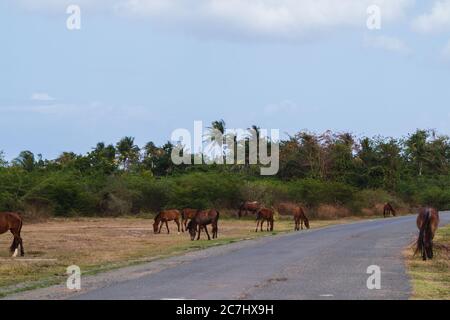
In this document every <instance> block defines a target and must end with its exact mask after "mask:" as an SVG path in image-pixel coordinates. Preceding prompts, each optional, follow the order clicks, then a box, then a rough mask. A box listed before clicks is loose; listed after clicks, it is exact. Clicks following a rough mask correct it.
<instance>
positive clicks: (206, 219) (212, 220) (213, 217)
mask: <svg viewBox="0 0 450 320" xmlns="http://www.w3.org/2000/svg"><path fill="white" fill-rule="evenodd" d="M219 216H220V214H219V211H217V210H216V209H211V210H199V211H198V212H197V213H196V214H195V216H194V217H193V218H192V219H191V221H189V223H188V225H187V229H186V230H188V231H189V234H190V235H191V240H194V239H195V235H196V233H197V227H198V236H197V240H200V233H201V231H202V229H205V232H206V235H207V236H208V240H211V237H210V236H209V233H208V228H207V226H208V225H209V224H210V225H212V232H213V239H215V238H217V232H218V231H219V228H218V222H219Z"/></svg>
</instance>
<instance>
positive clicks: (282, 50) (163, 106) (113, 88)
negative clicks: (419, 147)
mask: <svg viewBox="0 0 450 320" xmlns="http://www.w3.org/2000/svg"><path fill="white" fill-rule="evenodd" d="M69 3H70V4H78V5H79V6H80V8H81V30H73V31H70V30H68V29H67V28H66V20H67V18H68V16H69V15H68V14H66V7H67V5H68V4H69ZM339 3H340V4H339ZM343 3H344V2H342V1H335V0H320V1H312V0H296V1H293V0H278V1H273V0H253V1H252V0H240V1H238V0H227V1H225V0H197V1H193V0H187V1H186V0H184V1H182V0H164V1H162V0H134V1H132V0H111V1H106V0H91V1H87V0H80V1H76V0H74V1H69V2H68V1H65V0H58V1H56V0H15V1H12V0H6V1H2V2H1V3H0V21H1V22H0V38H1V39H2V46H1V48H2V50H0V87H1V90H0V135H1V137H2V139H1V143H0V150H3V151H4V152H5V154H6V157H7V158H8V159H11V158H13V157H15V156H17V155H18V153H19V152H20V151H22V150H31V151H32V152H35V153H42V154H43V156H44V157H46V158H53V157H56V156H57V155H58V154H59V153H61V152H62V151H75V152H77V153H84V152H86V151H88V150H89V149H90V148H91V147H92V146H94V145H95V144H96V143H97V142H99V141H105V142H107V143H115V142H116V141H117V140H119V139H120V138H121V137H123V136H125V135H131V136H134V137H136V142H137V143H138V144H140V145H143V144H144V143H145V142H147V141H150V140H153V141H155V142H156V143H158V144H160V143H163V142H165V141H167V140H169V138H170V135H171V132H172V131H173V130H175V129H176V128H187V129H190V130H193V128H192V127H193V121H194V120H202V121H203V122H204V124H205V126H206V125H208V124H209V123H210V122H211V121H212V120H216V119H224V120H225V121H226V122H227V125H228V126H229V127H230V128H247V127H249V126H250V125H252V124H257V125H259V126H261V127H263V128H267V129H271V128H277V129H280V131H281V132H282V133H283V132H286V133H289V134H293V133H295V132H296V131H299V130H301V129H309V130H311V131H316V132H321V131H324V130H327V129H331V130H337V131H350V132H353V133H355V134H357V135H358V136H362V135H369V136H372V135H378V134H380V135H385V136H395V137H401V136H403V135H405V134H407V133H409V132H412V131H414V130H415V129H416V128H435V129H438V131H439V132H441V133H443V134H450V130H449V126H448V123H449V120H450V109H449V105H450V104H449V102H450V90H449V84H450V1H449V0H441V1H434V0H430V1H420V2H419V1H414V0H389V1H386V0H385V1H382V0H372V1H365V0H347V1H346V2H345V6H343V5H342V4H343ZM370 4H378V5H379V7H380V9H381V21H382V25H381V29H380V30H369V29H368V28H367V27H366V20H367V13H366V8H367V7H368V6H369V5H370Z"/></svg>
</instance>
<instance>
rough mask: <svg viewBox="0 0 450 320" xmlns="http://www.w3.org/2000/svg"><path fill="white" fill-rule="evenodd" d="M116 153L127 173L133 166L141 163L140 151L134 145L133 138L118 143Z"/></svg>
mask: <svg viewBox="0 0 450 320" xmlns="http://www.w3.org/2000/svg"><path fill="white" fill-rule="evenodd" d="M116 152H117V154H118V156H119V162H120V163H121V165H122V168H123V169H124V170H125V171H128V170H130V168H131V165H132V164H136V163H137V162H138V161H139V152H140V149H139V147H138V146H137V145H135V144H134V138H133V137H124V138H122V139H121V140H120V141H119V142H117V145H116Z"/></svg>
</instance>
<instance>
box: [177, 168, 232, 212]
mask: <svg viewBox="0 0 450 320" xmlns="http://www.w3.org/2000/svg"><path fill="white" fill-rule="evenodd" d="M170 181H171V187H172V188H173V192H171V199H170V202H169V204H170V206H171V207H174V208H185V207H190V208H198V209H202V208H211V207H216V208H232V207H236V206H238V205H239V188H238V186H239V184H240V183H241V180H240V179H239V177H238V176H236V175H230V174H224V173H190V174H184V175H182V176H178V177H174V178H172V179H170Z"/></svg>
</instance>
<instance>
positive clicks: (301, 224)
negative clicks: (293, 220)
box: [300, 219, 303, 230]
mask: <svg viewBox="0 0 450 320" xmlns="http://www.w3.org/2000/svg"><path fill="white" fill-rule="evenodd" d="M300 221H301V223H300V226H301V228H302V230H303V219H300Z"/></svg>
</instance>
